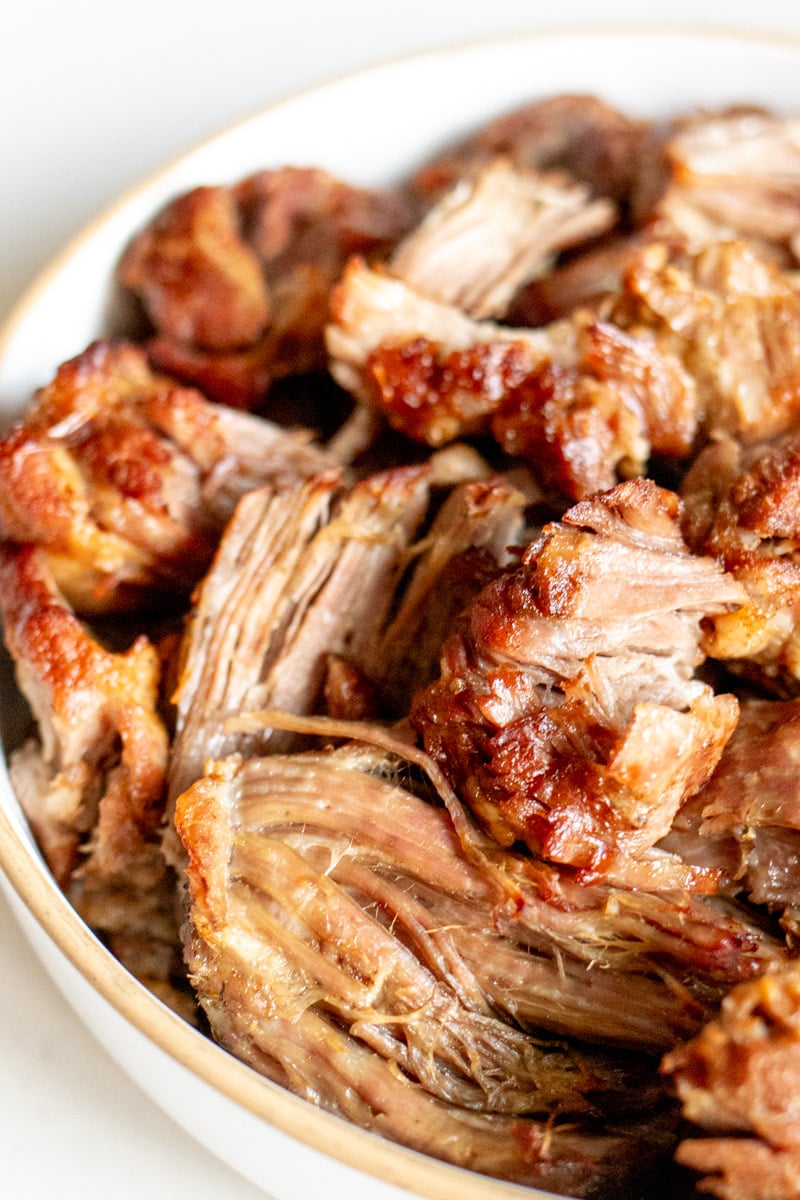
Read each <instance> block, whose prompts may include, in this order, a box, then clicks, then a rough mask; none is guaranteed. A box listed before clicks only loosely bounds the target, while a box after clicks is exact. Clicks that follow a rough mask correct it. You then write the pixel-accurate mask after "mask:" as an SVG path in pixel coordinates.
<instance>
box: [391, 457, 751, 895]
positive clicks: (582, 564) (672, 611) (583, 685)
mask: <svg viewBox="0 0 800 1200" xmlns="http://www.w3.org/2000/svg"><path fill="white" fill-rule="evenodd" d="M677 517H678V504H677V499H676V497H675V496H674V495H672V494H671V493H667V492H664V491H662V490H660V489H658V488H657V487H656V486H655V485H654V484H653V483H651V482H650V481H649V480H641V481H636V482H634V483H628V484H621V485H618V487H617V488H615V489H613V490H612V491H611V492H608V493H606V494H604V495H601V496H598V497H596V498H595V499H593V500H591V501H584V502H583V503H581V504H579V505H576V506H575V507H574V508H572V509H570V510H569V511H568V512H567V513H565V514H564V517H563V518H562V521H561V523H559V524H557V525H551V526H548V527H547V528H546V529H545V530H544V533H543V535H542V537H541V538H540V539H539V540H538V541H536V542H534V543H533V544H532V545H531V546H530V547H529V548H528V550H527V551H526V552H525V554H524V555H523V558H522V562H521V565H520V567H519V568H518V569H516V570H513V571H509V572H507V573H505V574H504V575H502V576H501V577H500V578H499V579H498V580H497V581H496V582H494V583H492V584H490V585H489V586H488V587H487V588H486V589H485V590H484V591H483V592H482V593H481V595H480V596H479V597H478V598H477V600H476V601H474V603H473V604H472V606H471V609H470V611H469V614H468V618H467V620H466V622H465V630H464V632H463V633H459V634H456V635H454V636H453V637H452V638H451V639H450V640H449V641H448V643H447V644H446V645H445V648H444V651H443V656H442V674H441V678H440V679H439V680H438V681H437V682H436V683H435V684H433V685H431V687H430V688H429V689H428V690H427V691H425V692H423V693H422V694H421V695H420V696H418V697H417V699H416V702H415V705H414V708H413V710H412V714H411V720H412V723H413V724H414V726H415V728H416V729H418V730H419V732H420V734H421V735H422V738H423V741H424V743H425V746H426V748H427V750H428V751H429V752H430V753H431V754H432V755H433V756H434V757H435V758H436V759H437V761H438V762H439V763H440V764H441V766H442V769H443V770H444V771H445V772H446V773H447V775H448V777H449V778H450V780H451V782H453V784H454V786H456V787H457V789H458V790H459V792H460V793H461V794H462V795H463V796H464V797H465V798H466V799H467V800H468V802H469V803H470V804H471V805H472V807H473V808H474V810H475V811H476V813H477V814H478V815H479V816H480V818H481V819H482V820H483V821H484V822H485V823H486V824H487V825H488V827H489V828H490V829H491V830H492V833H493V834H494V836H495V837H497V838H498V839H499V840H500V841H501V842H502V843H504V844H510V843H511V842H512V841H513V840H514V839H516V838H521V839H522V840H523V841H525V842H527V843H528V845H529V846H530V847H531V848H532V849H533V850H534V851H536V852H537V853H541V854H543V855H544V856H545V857H547V858H551V859H553V860H554V861H556V862H562V863H570V864H572V865H573V866H575V867H578V868H579V869H580V870H581V871H582V872H584V873H585V875H586V877H587V878H592V877H594V876H596V875H598V874H600V875H605V874H609V873H611V874H612V875H616V874H618V873H619V872H622V873H623V874H624V873H625V872H626V870H628V869H636V866H637V864H639V863H642V856H643V855H645V854H646V853H647V852H648V851H649V850H650V849H651V848H652V847H653V846H654V845H655V844H656V843H657V842H658V841H659V840H660V839H661V838H663V837H664V836H665V835H666V834H667V833H668V832H669V829H670V827H671V825H672V822H673V820H674V818H675V815H676V813H677V812H678V810H679V809H680V807H681V805H682V804H683V803H685V801H686V800H687V799H688V798H689V796H691V795H692V794H693V793H694V792H696V791H698V790H699V788H700V787H701V786H702V785H703V783H704V782H705V781H706V780H707V779H708V777H709V776H710V774H711V772H712V771H713V769H714V767H715V766H716V764H717V762H718V760H719V757H720V754H721V753H722V750H723V747H724V745H725V743H726V741H727V739H728V737H729V736H730V734H731V731H732V730H733V728H734V726H735V724H736V719H737V714H738V705H737V703H736V700H735V699H734V698H733V697H732V696H714V695H713V693H712V691H711V689H710V688H708V687H706V686H704V685H703V684H701V683H699V682H697V681H696V680H694V679H693V673H694V671H695V669H696V668H697V667H698V666H699V665H700V663H701V662H702V659H703V655H702V652H701V650H700V641H701V629H700V621H701V618H703V617H704V616H706V615H714V614H715V613H717V612H719V611H725V610H727V609H728V608H729V607H730V606H732V605H736V604H738V603H741V600H742V598H743V597H742V591H741V589H740V588H739V586H738V585H737V584H736V583H735V582H734V581H733V580H732V579H730V578H728V577H726V576H725V575H724V574H723V573H722V571H721V569H720V568H719V567H718V566H717V564H716V563H714V561H713V560H712V559H702V558H695V557H693V556H691V555H690V554H689V553H688V551H687V549H686V547H685V545H684V543H683V541H682V539H681V536H680V532H679V528H678V524H677ZM674 865H675V868H676V871H677V872H678V875H677V878H680V873H681V869H682V868H683V864H682V863H681V862H680V861H678V862H676V863H675V864H674ZM620 877H621V876H620ZM699 883H700V880H699V878H695V879H694V880H693V882H692V885H693V886H695V887H696V886H698V885H699ZM672 886H680V884H679V883H677V882H673V884H672Z"/></svg>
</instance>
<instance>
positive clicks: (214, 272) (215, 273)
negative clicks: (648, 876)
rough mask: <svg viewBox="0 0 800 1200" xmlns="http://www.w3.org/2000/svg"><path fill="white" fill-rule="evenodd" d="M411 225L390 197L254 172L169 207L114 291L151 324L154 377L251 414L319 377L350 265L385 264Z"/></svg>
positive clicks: (325, 178)
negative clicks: (340, 281)
mask: <svg viewBox="0 0 800 1200" xmlns="http://www.w3.org/2000/svg"><path fill="white" fill-rule="evenodd" d="M414 219H415V210H414V208H413V206H412V205H410V204H409V202H408V201H407V200H405V199H404V198H403V197H402V196H401V195H400V194H399V193H397V192H392V191H367V190H364V189H359V188H352V187H349V186H348V185H347V184H345V183H342V182H341V181H340V180H338V179H335V178H333V177H332V176H331V175H328V174H327V173H326V172H325V171H321V170H316V169H300V168H295V167H285V168H283V169H281V170H276V171H262V172H260V173H259V174H257V175H253V176H252V177H250V178H248V179H245V180H243V181H242V182H241V183H239V184H236V185H235V186H232V187H215V188H198V189H195V190H194V191H192V192H189V193H187V194H186V195H183V196H179V197H178V198H177V199H176V200H174V201H173V202H172V203H171V204H170V205H168V206H167V208H166V209H165V210H164V211H163V212H162V213H160V214H159V215H158V216H157V217H156V218H155V220H154V221H153V222H152V223H151V224H150V225H149V226H147V227H146V228H145V229H144V230H142V232H141V233H140V234H139V235H138V236H137V237H136V238H135V239H134V241H133V242H132V243H131V245H130V246H129V248H128V250H127V251H126V253H125V256H124V258H123V260H122V263H121V266H120V280H121V282H122V284H123V285H124V286H125V287H128V288H130V289H131V290H132V291H133V292H134V293H135V294H136V295H138V296H139V297H140V298H141V299H142V301H143V303H144V306H145V309H146V310H147V313H148V315H149V317H150V319H151V321H152V323H153V326H154V328H155V336H154V337H153V339H152V340H151V342H150V344H149V353H150V355H151V359H152V361H153V362H154V364H155V365H156V366H157V367H158V368H159V369H161V370H164V371H167V372H169V373H170V374H173V375H175V376H176V377H178V378H180V379H182V380H183V381H184V382H188V383H192V384H195V385H196V386H198V387H200V388H201V389H202V390H203V392H204V393H205V394H206V395H207V396H209V397H210V398H211V399H213V400H216V401H219V402H220V403H224V404H229V405H232V406H233V407H237V408H253V407H254V406H255V405H256V404H257V403H258V402H259V401H260V400H261V399H262V398H263V397H264V395H265V394H266V393H267V391H268V390H269V388H270V385H271V384H272V382H273V381H274V380H275V379H280V378H282V377H284V376H286V375H292V374H297V373H301V372H306V371H313V370H319V369H322V368H323V367H324V366H325V353H324V346H323V340H322V330H323V327H324V324H325V320H326V318H327V311H328V295H329V292H330V289H331V287H332V285H333V283H334V282H335V281H336V279H337V278H338V276H339V274H340V273H341V270H342V268H343V266H344V264H345V262H346V261H347V259H348V257H349V256H350V255H351V254H363V255H367V256H369V257H384V256H385V255H386V254H387V253H388V252H389V251H390V250H391V248H392V247H393V246H394V245H395V244H396V242H397V240H398V239H399V238H400V237H402V235H403V234H404V233H406V232H407V230H408V229H409V228H410V227H411V225H412V224H413V222H414Z"/></svg>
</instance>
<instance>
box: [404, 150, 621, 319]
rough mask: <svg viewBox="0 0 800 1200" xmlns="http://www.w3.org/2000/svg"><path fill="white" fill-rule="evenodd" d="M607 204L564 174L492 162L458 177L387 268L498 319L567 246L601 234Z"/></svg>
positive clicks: (428, 291)
mask: <svg viewBox="0 0 800 1200" xmlns="http://www.w3.org/2000/svg"><path fill="white" fill-rule="evenodd" d="M614 219H615V210H614V206H613V205H612V204H610V203H609V202H608V201H606V200H593V199H592V198H591V196H590V195H589V191H588V189H587V188H586V187H584V186H582V185H580V184H576V183H575V182H574V180H571V179H570V178H569V177H568V176H567V177H562V176H559V175H542V174H539V173H536V172H532V171H523V170H520V169H519V168H514V167H513V166H512V165H511V163H510V162H509V161H508V160H506V159H502V158H501V159H496V160H495V161H494V162H491V163H490V164H489V165H488V166H487V167H486V168H485V169H484V170H482V171H481V172H480V173H479V174H478V176H477V177H476V178H475V179H471V180H461V181H460V182H459V183H458V184H456V186H455V187H454V188H453V189H452V190H451V191H449V192H447V193H446V194H445V196H444V197H443V198H442V199H441V200H440V201H439V202H438V203H437V204H436V206H435V207H434V208H432V209H431V210H430V212H429V213H428V214H427V215H426V216H425V219H424V220H423V221H422V222H421V223H420V224H419V225H418V226H417V227H416V228H415V229H414V230H412V232H411V233H410V234H408V235H407V236H406V237H405V238H404V239H403V240H402V242H401V243H400V245H399V246H398V247H397V249H396V250H395V251H394V253H393V255H392V257H391V259H390V261H389V268H390V270H391V272H392V274H394V275H397V276H398V277H399V278H400V279H402V280H403V281H404V282H405V283H407V284H408V285H409V286H410V287H412V288H414V289H415V290H416V291H418V292H420V293H421V294H422V295H424V296H428V297H429V298H430V299H432V300H438V301H440V302H441V303H443V304H452V305H454V306H455V307H456V308H460V309H462V310H463V311H464V312H466V313H468V314H469V315H470V316H472V317H476V318H479V319H482V318H487V317H502V316H503V315H504V314H505V312H506V311H507V309H508V306H509V304H510V303H511V300H512V299H513V297H514V295H515V293H516V292H517V291H518V290H519V288H520V286H521V285H522V284H523V283H525V282H526V281H527V280H528V279H531V278H533V277H535V276H537V275H541V274H542V273H544V272H545V271H546V270H547V268H548V267H549V265H550V263H551V260H552V258H553V256H554V255H555V254H556V253H557V252H558V251H559V250H563V249H564V248H565V247H567V246H571V245H576V244H579V243H580V242H583V241H588V240H590V239H592V238H594V237H597V236H599V235H600V234H601V233H604V232H605V231H606V230H607V229H608V228H609V226H611V225H612V224H613V222H614Z"/></svg>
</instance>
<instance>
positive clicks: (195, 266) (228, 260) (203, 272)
mask: <svg viewBox="0 0 800 1200" xmlns="http://www.w3.org/2000/svg"><path fill="white" fill-rule="evenodd" d="M120 279H121V280H122V283H123V284H124V285H125V286H126V287H128V288H131V289H132V291H134V292H135V293H136V294H137V295H139V296H140V297H141V298H142V301H143V303H144V306H145V309H146V310H147V314H148V316H149V317H150V320H151V321H152V322H153V325H154V326H155V327H156V329H159V330H160V331H161V332H162V334H164V335H165V336H166V337H168V338H172V339H174V340H175V341H178V342H187V343H189V344H190V345H194V346H198V347H202V348H203V349H205V350H210V351H217V352H221V351H230V350H236V349H237V348H238V347H240V346H249V345H251V344H252V343H253V342H254V341H255V340H256V339H257V338H258V336H259V334H261V332H262V331H263V330H264V328H265V326H266V324H267V322H268V320H269V317H270V297H269V293H268V290H267V285H266V282H265V280H264V276H263V273H262V270H261V263H260V261H259V259H258V256H257V254H256V253H255V251H254V250H253V249H252V248H251V247H250V246H248V245H247V243H246V242H245V241H244V239H243V238H242V236H241V231H240V222H239V214H238V212H237V210H236V205H235V203H234V198H233V196H232V195H231V192H230V189H229V188H225V187H202V188H197V189H195V191H193V192H188V193H186V195H183V196H179V197H178V198H177V199H176V200H173V201H172V203H171V204H169V205H168V206H167V207H166V208H165V209H164V210H163V211H162V212H160V213H159V214H158V216H157V217H156V218H155V219H154V220H153V221H152V222H151V223H150V225H148V226H147V228H146V229H145V230H143V232H142V233H140V234H139V235H138V237H136V238H135V239H134V241H133V243H132V244H131V245H130V246H129V247H128V250H127V251H126V253H125V257H124V258H123V260H122V263H121V266H120Z"/></svg>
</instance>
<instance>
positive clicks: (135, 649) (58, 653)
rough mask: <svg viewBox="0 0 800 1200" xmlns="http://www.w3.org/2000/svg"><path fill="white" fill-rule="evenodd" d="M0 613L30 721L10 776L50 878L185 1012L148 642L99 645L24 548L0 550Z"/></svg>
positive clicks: (40, 557)
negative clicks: (165, 851) (31, 732)
mask: <svg viewBox="0 0 800 1200" xmlns="http://www.w3.org/2000/svg"><path fill="white" fill-rule="evenodd" d="M0 614H2V619H3V626H4V634H5V640H6V645H7V647H8V650H9V652H10V654H11V657H12V659H13V662H14V669H15V673H16V678H17V682H18V685H19V688H20V691H21V692H22V693H23V695H24V696H25V698H26V699H27V700H28V702H29V704H30V706H31V710H32V712H33V716H34V718H35V720H36V722H37V725H38V736H36V737H30V738H29V739H28V740H27V741H25V742H24V743H23V744H22V745H21V746H19V747H18V748H17V749H15V750H14V751H12V753H11V756H10V775H11V780H12V783H13V786H14V789H15V791H16V793H17V795H18V797H19V800H20V803H21V805H22V807H23V810H24V811H25V814H26V816H27V818H28V820H29V821H30V824H31V828H32V829H33V832H34V834H35V835H36V838H37V840H38V842H39V845H40V847H41V849H42V852H43V854H44V856H45V858H46V860H47V863H48V866H49V867H50V869H51V871H52V872H53V875H54V876H55V879H56V881H57V882H58V883H59V884H60V885H61V887H62V888H63V889H64V890H65V891H66V893H67V895H68V896H69V898H70V900H71V901H72V903H73V904H74V905H75V907H76V908H77V910H78V912H79V913H80V914H81V916H82V917H83V918H84V920H86V921H87V922H88V923H89V924H90V925H91V926H92V928H93V929H95V930H97V931H98V932H99V933H100V934H101V935H102V936H103V937H104V939H105V940H106V941H107V942H108V944H109V945H110V946H111V948H112V949H113V951H114V952H115V953H116V954H117V955H118V957H119V958H121V960H122V961H123V962H124V963H125V964H126V966H128V968H129V969H130V970H132V971H133V972H134V974H136V975H137V977H138V978H140V979H142V980H143V981H145V982H147V984H148V986H152V987H153V988H154V989H155V990H158V991H159V992H160V994H161V995H162V997H163V998H164V999H165V1000H167V1001H168V1002H169V1003H171V1004H173V1006H175V1007H177V1008H179V1009H180V1010H181V1011H183V1012H187V1011H191V1005H190V1004H189V1005H188V1006H187V1003H186V1001H185V999H182V998H181V996H180V993H179V991H178V990H177V986H176V985H177V981H178V976H179V974H180V968H181V964H180V956H179V954H178V953H177V949H178V930H179V926H180V903H179V898H178V892H177V889H176V882H175V879H174V876H173V875H172V872H171V871H170V870H169V869H168V867H167V864H166V861H165V859H164V857H163V855H162V852H161V825H162V820H163V816H164V802H165V797H166V786H165V785H166V767H167V732H166V729H165V727H164V724H163V722H162V720H161V718H160V716H159V714H158V707H157V706H158V684H159V660H158V655H157V652H156V650H155V647H154V646H153V645H151V643H150V642H149V641H148V640H147V638H146V637H144V636H140V637H138V638H137V639H136V640H135V641H134V642H133V644H132V645H131V646H130V647H129V648H128V649H127V650H125V651H123V652H115V651H111V650H107V649H105V647H104V646H102V645H101V643H100V642H99V641H97V640H96V639H95V638H94V637H93V636H92V634H91V633H90V632H89V631H88V630H87V629H86V627H85V626H84V625H83V623H82V622H80V621H79V620H78V619H77V617H76V616H75V615H74V613H73V612H72V611H71V610H70V608H69V606H68V605H67V603H66V601H65V600H64V598H63V596H61V594H60V593H59V591H58V589H57V587H56V585H55V583H54V582H53V579H52V576H51V574H50V571H49V568H48V563H47V559H46V557H45V556H44V554H43V553H42V551H41V550H38V549H37V548H35V547H33V546H20V545H16V544H14V543H11V542H5V543H3V544H2V547H0Z"/></svg>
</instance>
